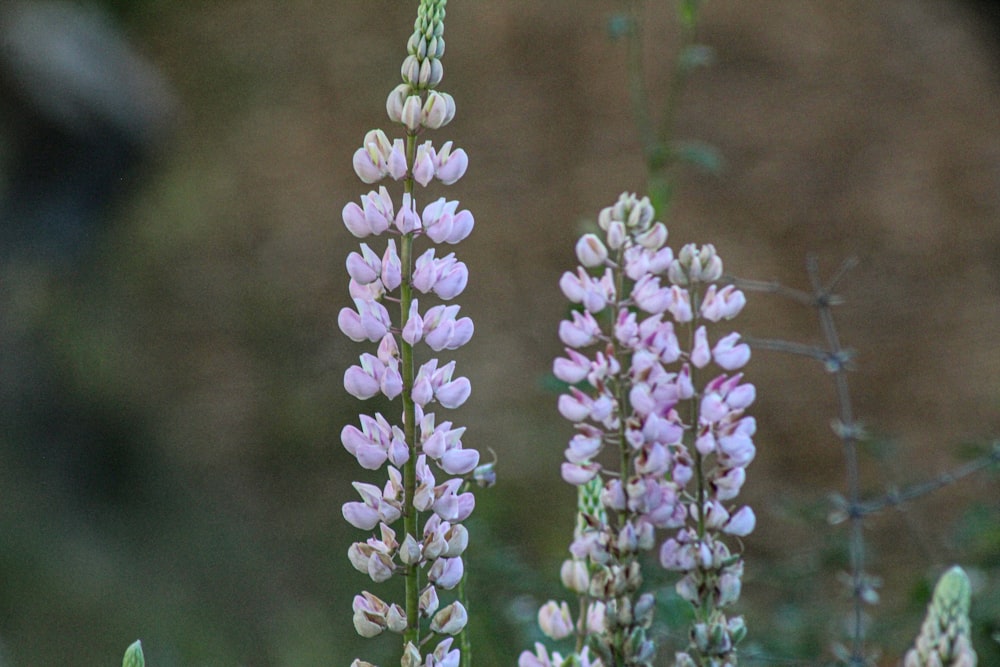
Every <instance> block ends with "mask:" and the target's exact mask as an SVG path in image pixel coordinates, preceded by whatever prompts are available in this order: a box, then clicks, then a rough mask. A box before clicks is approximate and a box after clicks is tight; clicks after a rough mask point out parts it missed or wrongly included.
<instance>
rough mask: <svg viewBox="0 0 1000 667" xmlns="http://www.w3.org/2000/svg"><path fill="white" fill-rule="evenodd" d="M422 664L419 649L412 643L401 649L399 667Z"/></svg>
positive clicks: (422, 660)
mask: <svg viewBox="0 0 1000 667" xmlns="http://www.w3.org/2000/svg"><path fill="white" fill-rule="evenodd" d="M423 664H424V659H423V657H422V656H421V655H420V649H419V648H417V647H416V645H415V644H414V643H413V642H406V647H405V648H404V649H403V657H402V658H401V659H400V661H399V667H421V665H423ZM351 667H354V665H351Z"/></svg>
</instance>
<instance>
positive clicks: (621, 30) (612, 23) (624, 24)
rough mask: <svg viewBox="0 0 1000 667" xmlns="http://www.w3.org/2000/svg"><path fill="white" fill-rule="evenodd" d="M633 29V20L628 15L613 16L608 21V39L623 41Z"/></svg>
mask: <svg viewBox="0 0 1000 667" xmlns="http://www.w3.org/2000/svg"><path fill="white" fill-rule="evenodd" d="M631 29H632V20H631V19H630V18H629V17H628V15H627V14H612V15H611V17H610V18H609V19H608V37H610V38H611V39H612V40H616V39H621V38H622V37H624V36H625V35H627V34H628V33H629V32H630V31H631Z"/></svg>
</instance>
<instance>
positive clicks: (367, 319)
mask: <svg viewBox="0 0 1000 667" xmlns="http://www.w3.org/2000/svg"><path fill="white" fill-rule="evenodd" d="M354 307H355V310H351V309H350V308H342V309H341V311H340V315H339V316H338V317H337V324H338V325H339V326H340V330H341V331H343V332H344V335H346V336H347V337H348V338H350V339H351V340H353V341H357V342H360V341H363V340H369V341H371V342H373V343H375V342H377V341H380V340H382V338H383V337H384V336H385V335H386V334H387V333H388V332H389V327H391V326H392V320H391V319H390V317H389V311H387V310H386V309H385V306H383V305H382V304H380V303H378V302H377V301H363V300H361V299H354Z"/></svg>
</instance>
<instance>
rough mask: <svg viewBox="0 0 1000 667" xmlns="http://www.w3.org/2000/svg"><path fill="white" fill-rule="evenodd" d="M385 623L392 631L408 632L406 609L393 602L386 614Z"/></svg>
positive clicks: (397, 632)
mask: <svg viewBox="0 0 1000 667" xmlns="http://www.w3.org/2000/svg"><path fill="white" fill-rule="evenodd" d="M385 625H386V627H387V628H388V629H389V631H390V632H395V633H396V634H400V635H401V634H403V633H404V632H406V611H404V610H403V608H402V607H400V606H399V605H398V604H395V603H393V604H392V605H390V606H389V611H388V613H386V615H385Z"/></svg>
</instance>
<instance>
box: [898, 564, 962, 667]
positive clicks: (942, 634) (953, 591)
mask: <svg viewBox="0 0 1000 667" xmlns="http://www.w3.org/2000/svg"><path fill="white" fill-rule="evenodd" d="M971 597H972V587H971V585H970V584H969V577H968V575H966V574H965V571H964V570H962V568H960V567H958V566H955V567H953V568H951V569H950V570H948V571H947V572H945V573H944V574H942V575H941V578H940V579H939V580H938V583H937V586H935V587H934V596H933V598H932V599H931V603H930V605H928V607H927V616H926V617H925V618H924V623H923V625H922V626H921V628H920V634H919V635H917V641H916V645H915V646H914V647H913V648H911V649H910V650H909V651H907V653H906V657H905V659H904V660H903V665H904V667H976V661H977V656H976V652H975V651H974V650H973V648H972V637H971V636H970V633H969V605H970V602H971Z"/></svg>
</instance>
